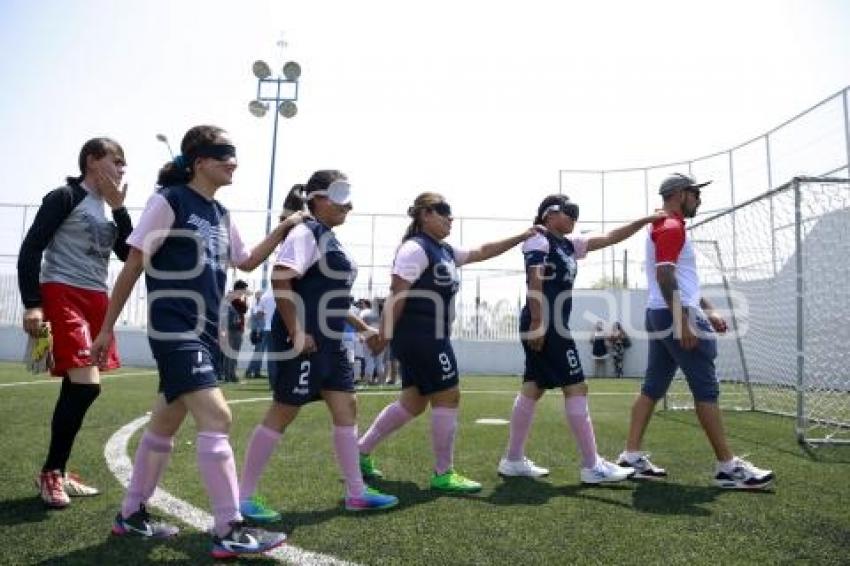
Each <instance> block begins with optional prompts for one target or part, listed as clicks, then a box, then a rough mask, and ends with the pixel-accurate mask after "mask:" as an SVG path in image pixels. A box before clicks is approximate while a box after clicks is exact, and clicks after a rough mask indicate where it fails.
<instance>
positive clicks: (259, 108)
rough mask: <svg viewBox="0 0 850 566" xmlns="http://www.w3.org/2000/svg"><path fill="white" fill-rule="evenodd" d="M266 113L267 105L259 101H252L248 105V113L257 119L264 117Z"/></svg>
mask: <svg viewBox="0 0 850 566" xmlns="http://www.w3.org/2000/svg"><path fill="white" fill-rule="evenodd" d="M268 111H269V105H268V104H267V103H265V102H260V101H259V100H252V101H251V102H249V103H248V112H250V113H251V114H253V115H254V116H256V117H257V118H262V117H263V116H265V115H266V112H268Z"/></svg>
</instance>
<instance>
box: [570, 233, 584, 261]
mask: <svg viewBox="0 0 850 566" xmlns="http://www.w3.org/2000/svg"><path fill="white" fill-rule="evenodd" d="M567 238H568V239H569V240H570V242H572V244H573V249H574V250H575V251H576V259H584V258H586V257H587V240H588V239H587V238H585V237H584V236H567Z"/></svg>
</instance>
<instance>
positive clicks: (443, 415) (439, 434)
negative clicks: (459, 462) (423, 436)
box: [431, 407, 457, 474]
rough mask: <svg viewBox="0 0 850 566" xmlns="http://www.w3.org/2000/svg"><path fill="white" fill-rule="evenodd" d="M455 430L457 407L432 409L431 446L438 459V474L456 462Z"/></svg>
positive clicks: (436, 470)
mask: <svg viewBox="0 0 850 566" xmlns="http://www.w3.org/2000/svg"><path fill="white" fill-rule="evenodd" d="M455 431H457V407H434V408H432V409H431V447H432V448H433V450H434V457H435V460H436V464H435V466H434V471H435V472H437V473H438V474H444V473H445V472H446V471H448V470H450V469H451V468H452V466H453V464H454V462H453V460H454V450H455Z"/></svg>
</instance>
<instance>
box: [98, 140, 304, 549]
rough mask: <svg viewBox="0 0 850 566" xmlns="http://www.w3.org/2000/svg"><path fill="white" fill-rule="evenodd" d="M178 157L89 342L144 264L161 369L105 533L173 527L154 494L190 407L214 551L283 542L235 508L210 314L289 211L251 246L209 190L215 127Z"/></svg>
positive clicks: (104, 343) (225, 172) (261, 254)
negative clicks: (150, 505)
mask: <svg viewBox="0 0 850 566" xmlns="http://www.w3.org/2000/svg"><path fill="white" fill-rule="evenodd" d="M180 148H181V151H182V155H180V156H177V157H176V158H175V159H174V161H172V162H171V163H168V164H167V165H166V166H165V167H163V168H162V170H161V171H160V175H159V183H160V188H159V189H158V190H157V191H156V193H154V194H153V195H152V196H151V197H150V198H149V199H148V202H147V205H146V206H145V210H144V211H143V212H142V216H141V218H140V219H139V225H138V226H137V227H136V229H135V230H134V231H133V233H132V234H131V235H130V237H129V238H128V239H127V243H128V244H129V245H130V253H129V256H128V258H127V261H126V263H125V264H124V269H123V270H122V271H121V274H120V275H119V276H118V279H117V281H116V282H115V287H114V289H113V291H112V297H111V300H110V301H109V308H108V309H107V312H106V317H105V320H104V321H103V327H102V328H101V330H100V333H99V334H98V336H97V338H96V339H95V341H94V345H93V346H92V356H93V357H94V358H95V359H98V356H100V355H102V354H103V353H104V352H106V351H107V349H108V348H109V347H110V344H111V343H112V330H113V327H114V325H115V321H116V320H117V319H118V315H119V313H120V312H121V309H122V308H123V306H124V304H125V303H126V301H127V298H128V297H129V295H130V291H131V290H132V288H133V286H134V285H135V283H136V281H137V279H138V278H139V276H140V275H141V274H142V271H144V272H145V282H146V285H147V291H148V339H149V341H150V346H151V351H152V352H153V356H154V358H155V359H156V362H157V369H158V370H159V393H160V394H159V396H158V398H157V401H156V403H155V405H154V408H153V411H152V414H151V417H150V422H149V423H148V426H147V428H146V430H145V432H144V434H143V436H142V438H141V441H140V442H139V446H138V448H137V450H136V456H135V460H134V463H133V473H132V477H131V479H130V485H129V487H128V490H127V492H126V494H125V496H124V501H123V502H122V505H121V510H120V511H119V512H118V514H117V515H116V517H115V521H114V523H113V526H112V533H113V534H115V535H133V536H142V537H146V538H157V537H159V538H163V537H170V536H173V535H175V534H176V533H177V528H176V527H174V526H172V525H169V524H166V523H163V522H160V521H156V520H154V519H152V518H151V516H150V514H149V513H148V511H147V508H146V504H147V502H148V499H149V498H150V497H151V496H152V495H153V493H154V490H155V489H156V486H157V483H159V480H160V478H161V476H162V474H163V472H164V470H165V467H166V464H167V463H168V459H169V456H170V453H171V451H172V450H173V446H174V435H175V434H176V433H177V430H178V429H179V428H180V425H181V424H182V423H183V421H184V419H185V418H186V415H187V414H189V413H191V415H192V418H193V419H194V421H195V425H196V428H197V437H196V441H195V446H196V447H197V461H198V468H199V470H200V472H201V477H202V478H203V481H204V484H205V487H206V490H207V494H208V495H209V498H210V502H211V504H212V510H213V518H214V524H213V529H212V538H213V548H212V555H213V557H215V558H229V557H234V556H236V555H240V554H256V553H261V552H265V551H267V550H270V549H272V548H274V547H276V546H279V545H280V544H282V543H283V542H284V540H285V538H286V537H285V535H283V534H282V533H271V532H267V531H263V530H260V529H250V528H247V527H246V524H245V522H244V520H243V517H242V515H241V514H240V513H239V498H238V495H239V494H238V491H237V483H238V482H237V479H236V465H235V462H234V460H233V450H232V448H231V446H230V440H229V436H228V434H229V431H230V425H231V414H230V409H229V408H228V405H227V403H226V401H225V399H224V396H223V395H222V393H221V390H220V389H219V388H218V384H217V381H216V375H217V373H218V372H217V371H216V365H217V363H218V359H219V356H218V352H219V342H218V326H219V324H218V320H219V313H220V312H221V306H222V298H223V297H224V295H225V281H226V279H227V269H228V268H229V267H231V266H232V267H237V268H239V269H241V270H243V271H251V270H253V269H254V268H255V267H256V266H258V265H259V264H260V263H262V262H263V261H264V260H265V259H266V257H268V255H269V254H270V253H271V252H272V250H273V249H274V247H275V246H276V245H277V244H278V243H279V242H280V241H281V239H283V237H284V236H285V235H286V233H287V232H288V230H289V229H290V228H291V227H292V226H293V225H295V224H297V223H298V222H299V221H300V218H299V217H297V216H295V217H293V218H292V219H289V220H287V221H285V222H282V223H280V224H278V225H277V227H276V228H275V229H274V230H273V231H272V232H271V233H270V234H269V235H268V236H266V238H265V239H264V240H263V241H262V242H260V243H259V244H258V245H257V246H256V247H254V249H252V250H250V251H249V250H248V249H247V248H246V246H245V245H244V244H243V243H242V239H241V237H240V236H239V231H238V230H237V229H236V225H235V224H234V223H233V221H232V218H231V217H230V215H229V214H228V211H227V209H226V208H224V206H222V205H221V203H219V202H218V201H217V200H215V195H216V192H217V191H218V190H219V189H220V188H221V187H223V186H226V185H230V184H231V183H232V178H233V172H234V171H235V170H236V165H237V164H236V148H235V147H234V146H233V142H231V141H230V138H229V136H228V135H227V133H226V132H225V131H224V130H222V129H221V128H217V127H215V126H195V127H194V128H191V129H190V130H189V131H188V132H186V135H185V136H184V137H183V141H182V143H181V146H180Z"/></svg>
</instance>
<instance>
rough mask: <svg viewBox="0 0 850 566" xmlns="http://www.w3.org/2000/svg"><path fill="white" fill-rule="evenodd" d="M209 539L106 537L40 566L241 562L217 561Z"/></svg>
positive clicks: (194, 535)
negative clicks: (94, 543)
mask: <svg viewBox="0 0 850 566" xmlns="http://www.w3.org/2000/svg"><path fill="white" fill-rule="evenodd" d="M211 548H212V543H211V539H210V536H209V535H207V534H204V533H198V532H181V533H180V534H178V535H177V536H176V537H174V538H171V539H166V540H162V539H159V540H149V539H142V538H139V537H116V536H112V535H109V534H107V535H106V538H105V539H104V541H103V542H102V543H101V544H98V545H94V546H90V547H88V548H84V549H80V550H76V551H74V552H69V553H67V554H63V555H62V556H61V557H57V558H50V559H47V560H42V561H41V562H37V564H39V566H60V565H61V566H73V565H76V564H79V565H80V566H88V565H91V564H120V565H121V566H129V565H133V564H151V563H159V562H167V563H168V564H187V565H190V564H191V565H194V564H236V563H239V560H238V559H227V560H216V559H215V558H213V557H212V556H210V549H211ZM250 560H251V564H278V561H277V560H275V559H273V558H270V557H265V556H262V555H254V556H251V558H250Z"/></svg>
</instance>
